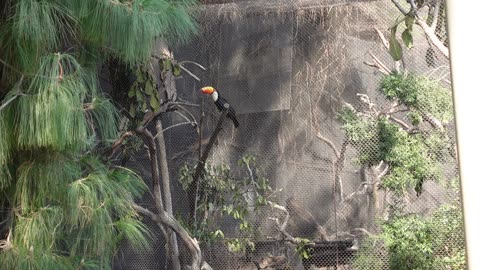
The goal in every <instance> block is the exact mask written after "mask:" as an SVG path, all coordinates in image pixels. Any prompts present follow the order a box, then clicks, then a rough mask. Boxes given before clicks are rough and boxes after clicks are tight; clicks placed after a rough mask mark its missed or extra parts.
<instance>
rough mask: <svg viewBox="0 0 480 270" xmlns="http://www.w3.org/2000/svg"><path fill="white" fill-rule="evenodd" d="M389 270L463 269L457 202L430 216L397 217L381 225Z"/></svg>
mask: <svg viewBox="0 0 480 270" xmlns="http://www.w3.org/2000/svg"><path fill="white" fill-rule="evenodd" d="M383 231H384V232H383V237H384V240H385V245H386V246H387V249H388V251H389V259H390V266H391V268H392V269H465V243H464V240H463V239H464V238H463V235H462V232H463V222H462V212H461V207H459V205H444V206H443V207H440V208H439V209H438V210H437V211H436V212H435V213H434V214H433V216H432V217H430V218H427V219H425V218H423V217H419V216H414V215H412V216H407V217H398V218H396V219H394V220H392V221H391V222H389V223H387V224H385V225H384V226H383Z"/></svg>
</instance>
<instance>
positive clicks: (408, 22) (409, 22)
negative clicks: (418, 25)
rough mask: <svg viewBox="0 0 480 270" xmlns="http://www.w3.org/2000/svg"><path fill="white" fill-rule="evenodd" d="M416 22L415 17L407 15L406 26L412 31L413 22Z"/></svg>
mask: <svg viewBox="0 0 480 270" xmlns="http://www.w3.org/2000/svg"><path fill="white" fill-rule="evenodd" d="M414 22H415V17H414V16H413V15H411V14H409V15H407V16H405V26H406V27H407V29H409V30H410V31H411V30H412V29H413V23H414Z"/></svg>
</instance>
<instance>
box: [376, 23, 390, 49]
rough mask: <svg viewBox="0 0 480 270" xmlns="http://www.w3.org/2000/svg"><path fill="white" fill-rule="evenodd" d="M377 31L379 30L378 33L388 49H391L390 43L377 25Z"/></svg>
mask: <svg viewBox="0 0 480 270" xmlns="http://www.w3.org/2000/svg"><path fill="white" fill-rule="evenodd" d="M373 29H375V32H377V35H378V36H379V37H380V40H382V44H383V46H384V47H385V49H387V51H388V50H389V49H390V43H389V42H388V41H387V39H386V38H385V36H384V35H383V33H382V31H380V30H379V29H378V28H377V27H374V28H373Z"/></svg>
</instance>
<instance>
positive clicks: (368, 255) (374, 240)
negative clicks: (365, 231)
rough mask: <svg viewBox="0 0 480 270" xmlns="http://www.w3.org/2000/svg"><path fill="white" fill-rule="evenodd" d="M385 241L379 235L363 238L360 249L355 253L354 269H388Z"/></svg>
mask: <svg viewBox="0 0 480 270" xmlns="http://www.w3.org/2000/svg"><path fill="white" fill-rule="evenodd" d="M385 249H386V248H385V245H384V243H383V241H382V240H381V239H380V237H378V236H371V237H369V238H366V239H364V240H362V242H361V246H360V249H359V250H358V251H357V252H356V253H355V256H354V259H353V261H352V269H355V270H382V269H388V261H387V260H386V258H385V257H386V251H385Z"/></svg>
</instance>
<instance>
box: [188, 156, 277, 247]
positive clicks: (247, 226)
mask: <svg viewBox="0 0 480 270" xmlns="http://www.w3.org/2000/svg"><path fill="white" fill-rule="evenodd" d="M238 167H239V168H240V169H241V171H242V173H241V174H240V175H238V176H235V175H234V174H233V173H232V172H231V170H230V167H229V166H227V165H224V164H220V165H212V164H206V165H205V170H204V173H203V177H202V179H201V182H200V184H199V186H200V188H199V194H198V198H197V204H198V205H197V221H196V222H195V223H194V224H193V226H190V227H189V230H190V231H191V232H192V235H193V236H194V237H196V238H197V239H199V240H200V241H201V242H205V243H209V242H211V241H215V240H223V241H224V242H225V243H226V244H227V247H228V248H229V250H230V251H232V252H239V251H245V250H246V249H247V248H251V249H253V248H254V242H253V239H254V238H255V235H256V232H257V231H256V228H255V226H254V225H253V224H252V219H253V218H254V216H255V213H256V212H257V211H259V210H260V207H262V206H265V205H267V204H268V201H269V200H270V199H271V198H272V196H274V193H275V192H274V190H273V189H272V187H271V186H270V183H269V181H268V179H266V178H264V177H261V176H259V175H261V173H260V171H259V170H258V168H257V165H256V159H255V157H253V156H248V155H247V156H244V157H242V158H241V159H240V160H239V161H238ZM194 171H195V167H192V166H188V165H185V166H183V167H182V168H181V170H180V177H179V181H180V183H181V184H182V187H183V189H184V190H187V189H188V188H189V186H190V185H191V183H192V181H193V179H192V175H193V172H194ZM225 217H230V218H233V219H234V220H235V221H236V224H237V226H238V227H237V228H238V230H239V232H240V237H237V238H228V237H225V235H224V234H223V232H222V231H221V230H219V229H218V227H219V223H218V222H219V221H220V219H222V218H225Z"/></svg>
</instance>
